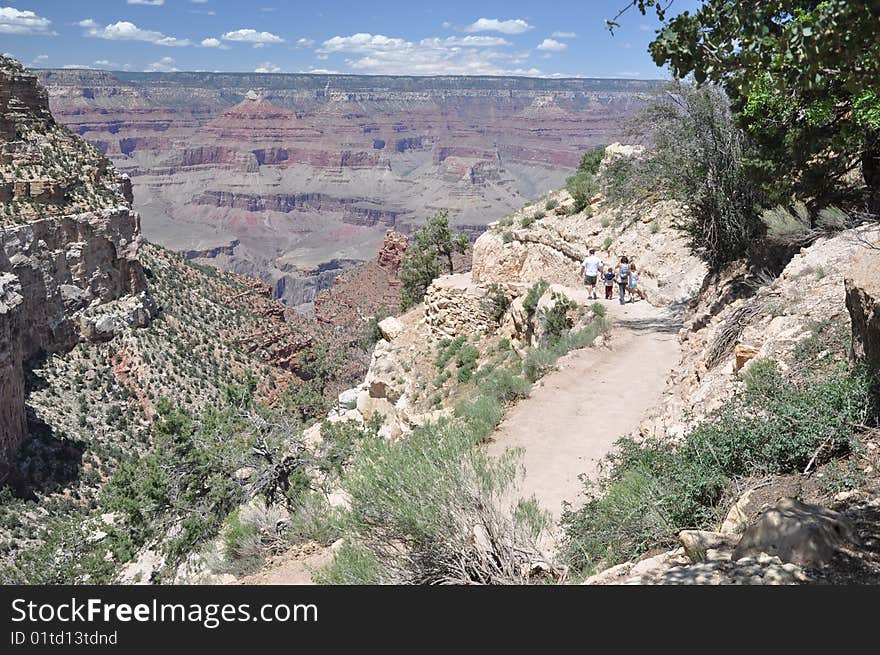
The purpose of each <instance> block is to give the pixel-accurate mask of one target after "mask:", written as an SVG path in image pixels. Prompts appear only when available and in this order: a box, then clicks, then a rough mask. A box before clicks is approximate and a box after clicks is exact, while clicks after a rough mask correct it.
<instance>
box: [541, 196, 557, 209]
mask: <svg viewBox="0 0 880 655" xmlns="http://www.w3.org/2000/svg"><path fill="white" fill-rule="evenodd" d="M558 206H559V201H558V200H557V199H556V198H550V200H548V201H547V202H546V203H544V209H546V210H547V211H548V212H549V211H553V210H554V209H556V208H557V207H558Z"/></svg>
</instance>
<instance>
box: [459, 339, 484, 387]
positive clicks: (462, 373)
mask: <svg viewBox="0 0 880 655" xmlns="http://www.w3.org/2000/svg"><path fill="white" fill-rule="evenodd" d="M479 356H480V351H479V350H477V349H476V348H474V347H473V346H469V345H465V346H462V347H461V349H460V350H459V351H458V352H457V353H456V354H455V367H456V377H457V379H458V381H459V382H461V383H464V382H469V381H470V379H471V377H472V376H473V374H474V371H475V370H476V368H477V358H478V357H479Z"/></svg>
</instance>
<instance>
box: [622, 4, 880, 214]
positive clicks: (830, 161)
mask: <svg viewBox="0 0 880 655" xmlns="http://www.w3.org/2000/svg"><path fill="white" fill-rule="evenodd" d="M631 5H635V6H636V7H637V8H638V9H639V10H640V11H642V13H644V12H645V11H646V10H648V9H649V8H651V7H654V8H655V9H657V10H658V13H661V12H660V11H659V10H660V9H661V7H660V5H659V3H656V2H655V1H654V0H635V1H634V2H632V3H631ZM878 22H880V7H878V5H877V4H876V3H872V2H849V1H847V0H824V1H822V2H815V1H813V0H788V1H786V2H769V3H768V2H765V3H742V2H731V1H730V0H703V1H702V2H701V3H700V6H699V8H698V9H697V10H696V11H695V12H683V13H682V14H680V15H678V16H676V17H674V18H672V19H671V20H669V21H668V22H667V23H666V25H665V26H664V28H663V29H662V30H661V31H660V33H659V35H658V36H657V37H656V39H655V40H654V41H653V42H652V43H651V45H650V51H651V54H652V56H653V58H654V61H655V62H656V63H657V64H658V65H660V66H662V65H665V64H669V66H670V67H671V69H672V72H673V74H674V75H675V76H676V77H679V78H683V77H685V76H687V75H689V74H692V75H693V76H694V79H695V80H696V81H697V82H698V83H703V82H704V81H706V80H710V81H714V82H717V83H720V84H723V85H724V88H725V89H726V91H727V93H728V94H729V95H730V97H731V98H732V100H733V104H734V109H735V110H736V112H737V114H738V118H739V120H740V121H741V122H742V124H743V125H744V126H745V128H746V129H747V130H748V132H749V134H750V135H751V137H752V138H753V139H754V140H755V142H756V144H757V145H758V147H757V148H756V150H755V153H756V155H755V157H754V158H753V160H752V162H751V173H752V175H753V176H754V178H755V179H757V180H758V182H759V183H760V184H761V185H762V188H763V190H764V192H765V193H766V194H767V195H768V197H770V198H771V202H773V203H782V204H786V203H787V202H789V201H790V200H791V199H792V197H794V198H799V199H802V200H805V201H813V202H815V203H816V204H817V205H819V206H821V205H824V204H828V203H829V202H834V201H837V200H839V197H840V195H841V194H840V191H841V189H840V184H841V181H842V180H843V178H844V177H845V175H846V174H847V173H848V172H849V171H851V170H854V169H855V168H858V167H860V168H861V173H862V177H863V179H864V181H865V184H866V186H867V188H868V190H869V194H873V196H874V202H875V203H876V202H877V200H878V190H880V103H878V94H880V40H878V39H877V25H878ZM875 208H876V205H875Z"/></svg>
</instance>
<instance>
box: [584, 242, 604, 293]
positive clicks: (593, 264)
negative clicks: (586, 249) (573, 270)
mask: <svg viewBox="0 0 880 655" xmlns="http://www.w3.org/2000/svg"><path fill="white" fill-rule="evenodd" d="M581 269H582V270H583V273H584V284H586V285H587V290H588V291H589V293H590V298H592V299H593V300H598V297H597V296H596V282H597V281H598V280H599V271H601V270H602V260H601V259H599V258H598V257H597V256H596V249H595V248H590V254H589V255H587V257H586V258H585V259H584V261H583V263H582V264H581Z"/></svg>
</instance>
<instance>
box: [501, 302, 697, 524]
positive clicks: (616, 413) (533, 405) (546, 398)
mask: <svg viewBox="0 0 880 655" xmlns="http://www.w3.org/2000/svg"><path fill="white" fill-rule="evenodd" d="M577 291H578V292H580V293H577V296H580V297H583V298H586V292H585V291H582V290H577ZM570 293H571V295H572V297H575V294H576V292H575V290H571V292H570ZM578 299H580V298H578ZM588 302H590V301H586V300H583V301H582V303H588ZM592 302H600V303H601V304H602V305H603V306H605V307H606V308H607V309H608V313H607V318H608V320H609V321H610V323H611V330H610V332H609V333H608V335H606V339H605V345H602V346H598V347H593V348H585V349H582V350H575V351H572V352H570V353H568V354H567V355H565V356H563V357H561V358H560V359H559V361H558V363H557V368H558V370H554V371H551V372H550V373H548V374H547V375H545V376H544V377H543V378H541V380H539V381H538V382H537V383H536V384H535V386H534V387H533V388H532V392H531V394H530V395H529V397H528V398H526V399H525V400H522V401H520V402H519V403H517V404H516V406H514V407H512V408H511V409H510V410H509V411H508V412H507V413H506V414H505V417H504V420H503V421H502V422H501V424H500V425H499V426H498V428H497V429H496V430H495V432H494V433H493V434H492V436H491V440H492V441H491V443H490V445H489V452H490V453H491V454H494V455H499V454H501V453H502V452H504V450H505V449H507V448H521V449H522V450H523V451H524V452H523V458H522V463H523V465H524V466H525V478H524V480H522V481H521V483H520V487H519V489H518V494H519V495H521V496H522V497H525V498H527V497H529V496H531V495H534V496H535V498H536V499H537V500H538V503H539V504H540V506H541V507H542V508H544V509H546V510H549V511H550V512H551V513H552V514H553V517H554V519H557V520H558V519H559V517H560V515H561V513H562V503H563V501H568V502H569V503H571V504H572V505H573V506H575V507H577V506H579V505H580V504H581V503H582V494H581V492H582V491H583V488H584V486H583V483H582V482H581V481H580V480H579V479H578V476H579V475H581V474H585V475H586V476H588V477H590V478H594V477H595V475H596V473H597V465H598V463H599V461H600V460H601V459H602V458H603V457H604V456H605V455H607V454H608V453H609V452H610V451H611V449H612V447H613V445H614V442H615V441H617V440H618V439H619V438H620V437H623V436H626V435H628V434H631V433H634V432H636V431H637V430H638V427H639V423H640V422H641V419H642V416H643V415H644V414H645V412H647V411H648V410H649V409H650V408H651V407H653V406H654V405H655V404H656V403H657V402H658V401H659V399H660V396H661V394H662V393H663V390H664V389H665V387H666V378H667V376H668V374H669V372H670V371H671V370H672V368H673V366H674V365H675V363H676V361H677V360H678V356H679V346H678V330H679V327H680V321H678V320H677V319H676V318H675V316H674V314H673V313H672V312H671V311H670V310H668V309H661V308H657V307H653V306H652V305H650V304H649V303H648V302H646V301H640V302H637V303H628V304H626V305H621V304H619V302H618V301H617V299H616V298H615V299H614V300H613V301H606V300H599V301H592Z"/></svg>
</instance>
